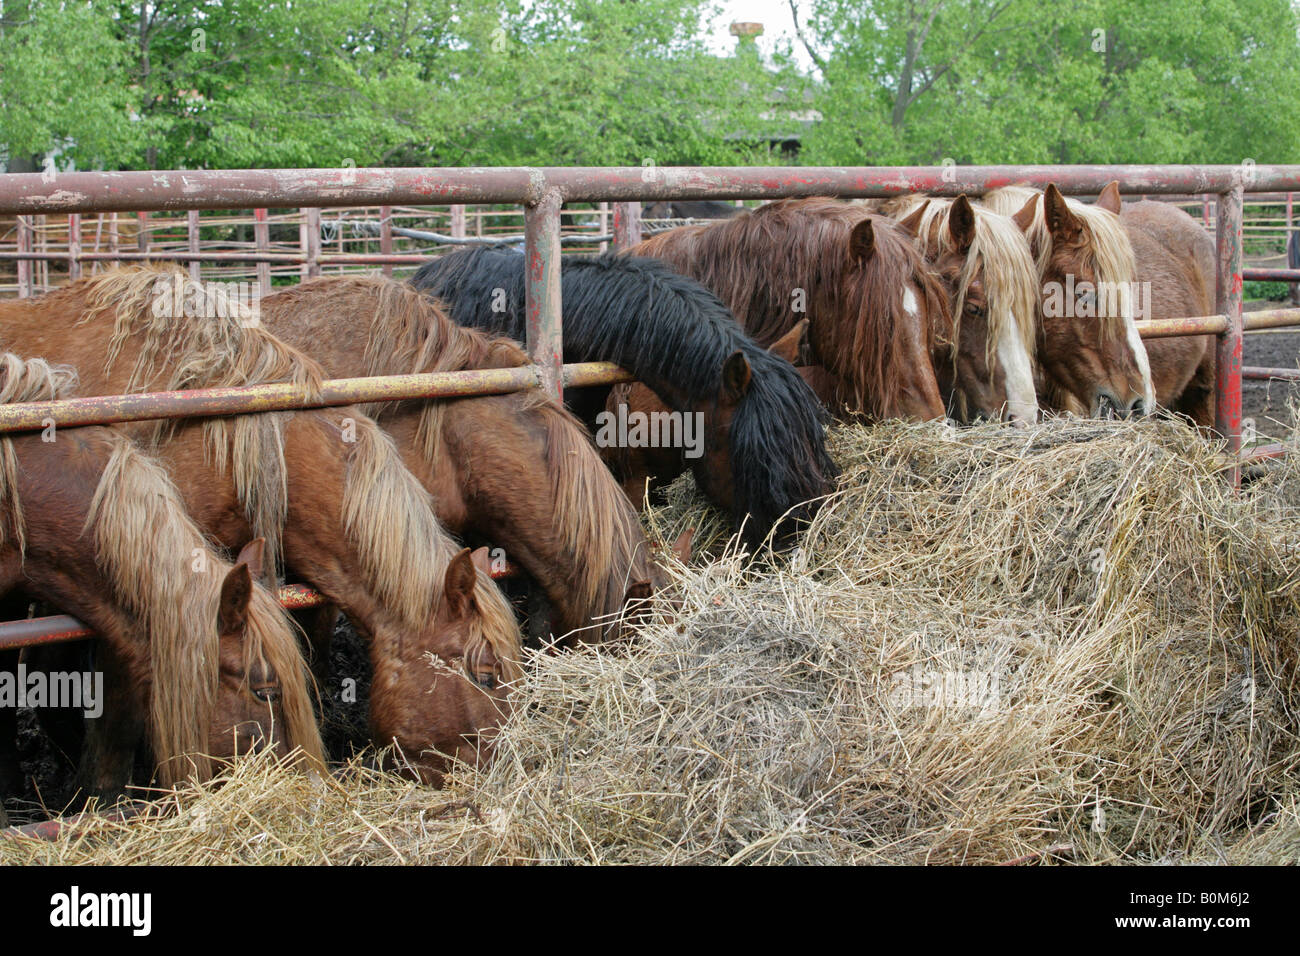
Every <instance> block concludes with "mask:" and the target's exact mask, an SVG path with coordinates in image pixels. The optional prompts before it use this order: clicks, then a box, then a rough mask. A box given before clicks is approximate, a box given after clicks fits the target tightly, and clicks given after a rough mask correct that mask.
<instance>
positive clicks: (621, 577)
mask: <svg viewBox="0 0 1300 956" xmlns="http://www.w3.org/2000/svg"><path fill="white" fill-rule="evenodd" d="M261 313H262V322H263V324H264V325H265V326H266V327H267V328H268V329H270V330H272V331H273V332H274V333H275V334H276V335H278V336H280V337H282V338H283V339H285V340H286V341H288V342H291V343H294V344H296V345H298V346H299V347H301V348H303V349H308V350H310V351H311V353H312V355H313V357H314V358H315V359H317V360H318V361H319V362H320V363H321V364H322V365H323V366H324V367H325V369H326V370H327V371H328V372H329V373H330V374H331V375H334V376H337V377H359V376H368V375H396V374H406V373H413V372H447V371H456V370H459V369H474V368H502V367H516V366H521V365H526V364H527V363H528V356H527V355H526V354H525V353H524V352H523V350H522V349H520V348H519V346H518V345H517V344H515V343H514V342H511V341H509V340H506V339H494V338H491V337H489V336H487V335H484V334H483V333H482V332H478V331H476V330H473V329H466V328H462V327H461V326H459V325H456V324H455V323H454V322H452V321H451V320H450V319H448V318H447V316H446V315H445V314H444V313H443V312H442V310H441V309H440V308H439V307H438V306H437V305H436V304H435V303H434V302H433V301H432V300H430V299H429V298H428V297H426V296H424V295H422V294H421V293H420V292H419V291H418V290H416V289H415V288H413V287H412V286H410V285H408V284H407V283H402V282H394V281H392V280H390V279H384V278H382V277H361V276H337V277H327V278H321V279H315V280H311V281H308V282H304V283H302V284H301V285H298V286H294V287H292V288H289V289H285V290H284V291H281V292H277V293H275V294H274V295H270V296H267V297H266V298H264V299H262V301H261ZM374 414H375V416H376V418H377V420H378V422H379V423H380V425H381V426H382V427H383V428H384V429H386V430H387V431H388V433H389V434H391V435H392V436H393V438H394V440H395V441H396V443H397V447H398V448H399V449H400V451H401V454H402V456H403V458H404V459H405V461H406V464H407V467H409V468H410V470H411V471H412V473H413V474H415V475H416V477H417V478H418V479H419V480H420V481H421V482H422V483H423V484H424V486H425V488H427V489H428V490H429V492H431V493H432V495H433V500H434V503H435V506H436V508H437V510H438V517H439V518H440V519H441V520H442V522H443V523H444V524H445V525H446V526H447V527H449V528H450V529H452V530H453V531H454V532H456V533H458V534H464V535H473V536H475V537H476V538H477V539H482V540H485V541H490V542H493V543H495V544H498V545H500V546H501V547H503V548H504V550H505V554H506V555H507V556H508V557H509V558H510V559H511V560H513V561H516V562H517V563H518V564H519V565H520V566H521V567H523V569H524V570H525V571H527V573H528V574H529V576H530V577H531V578H532V579H533V580H534V581H536V582H537V584H538V585H539V586H540V587H541V588H542V590H543V591H544V592H545V594H546V597H547V598H548V600H549V601H550V603H551V605H552V608H553V610H554V612H555V614H556V620H555V634H556V636H557V637H565V636H566V635H567V637H568V639H569V640H581V641H599V640H602V639H605V638H609V637H614V636H616V635H618V634H621V633H622V623H621V621H620V619H619V616H620V614H621V613H622V611H623V609H624V607H625V605H627V604H628V603H629V601H635V602H637V606H638V607H639V606H640V600H641V599H642V598H644V597H648V596H649V594H650V593H651V592H652V591H653V590H654V589H657V588H659V587H660V586H662V585H663V583H664V581H665V578H664V575H663V573H662V571H661V569H660V568H659V567H658V566H657V565H656V564H655V562H654V561H653V560H652V558H651V556H650V547H649V542H648V541H647V540H646V537H645V532H644V531H643V530H642V528H641V525H640V523H639V522H638V521H637V517H636V513H635V512H634V511H633V509H632V508H631V506H630V505H629V503H628V501H627V499H626V498H625V497H624V495H623V494H622V492H621V491H620V490H619V487H618V485H617V483H615V482H614V480H613V479H612V477H611V476H610V474H609V472H608V471H607V470H606V469H605V467H604V466H603V465H602V464H601V461H600V458H599V456H598V455H597V453H596V449H595V448H594V447H592V444H591V441H590V439H589V438H588V437H587V435H586V433H585V432H584V430H583V428H582V426H581V424H579V423H578V422H577V421H576V420H575V419H574V418H573V416H572V415H570V414H568V413H567V412H565V411H564V410H563V409H561V408H559V407H558V406H557V405H556V404H555V403H553V402H551V401H548V400H546V399H545V398H543V397H542V396H540V395H539V394H536V393H531V394H530V393H526V392H519V393H514V394H508V395H486V396H476V397H473V398H465V399H455V400H423V401H407V402H387V403H382V404H379V405H377V406H375V408H374Z"/></svg>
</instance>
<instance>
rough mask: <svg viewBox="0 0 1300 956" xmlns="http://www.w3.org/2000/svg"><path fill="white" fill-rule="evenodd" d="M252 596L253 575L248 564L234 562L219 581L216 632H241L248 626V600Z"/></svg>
mask: <svg viewBox="0 0 1300 956" xmlns="http://www.w3.org/2000/svg"><path fill="white" fill-rule="evenodd" d="M252 598H253V575H252V572H251V571H249V568H248V565H247V564H244V563H240V564H236V565H235V566H234V567H233V568H231V569H230V570H229V571H228V572H227V573H226V579H225V580H224V581H222V582H221V598H220V600H219V602H218V603H217V632H218V633H219V634H242V633H243V632H244V629H245V628H246V627H248V602H249V601H251V600H252Z"/></svg>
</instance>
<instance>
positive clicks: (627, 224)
mask: <svg viewBox="0 0 1300 956" xmlns="http://www.w3.org/2000/svg"><path fill="white" fill-rule="evenodd" d="M640 241H641V204H640V203H639V202H616V203H614V251H615V252H626V251H627V250H628V249H631V248H632V247H633V246H635V245H636V244H637V243H638V242H640Z"/></svg>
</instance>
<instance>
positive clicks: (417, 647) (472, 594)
mask: <svg viewBox="0 0 1300 956" xmlns="http://www.w3.org/2000/svg"><path fill="white" fill-rule="evenodd" d="M224 296H225V291H224V289H223V288H222V287H220V286H217V285H215V284H211V283H196V282H194V281H193V280H191V279H190V278H189V277H188V275H187V274H186V273H185V272H184V271H183V270H181V269H178V268H177V267H175V266H159V267H153V266H150V267H128V268H119V269H113V270H109V271H107V272H104V273H102V274H100V275H98V276H95V277H93V278H88V279H81V280H78V281H76V282H73V283H70V284H69V285H67V286H65V287H63V288H62V289H59V290H57V291H55V292H51V293H49V294H47V295H45V296H42V297H40V298H37V299H29V300H19V301H11V302H4V303H0V341H3V343H4V346H5V347H8V348H21V349H23V350H25V351H40V352H41V353H42V354H44V355H46V356H48V357H51V358H53V359H54V360H57V361H60V362H65V363H67V364H70V365H73V366H75V367H77V368H78V370H79V372H80V377H81V384H80V387H79V391H78V393H79V394H83V395H84V394H113V393H118V392H125V391H138V390H141V389H160V388H161V389H174V388H192V387H203V386H232V385H254V384H260V383H263V382H276V381H282V382H284V381H287V382H296V383H299V384H302V385H303V386H304V387H305V388H306V389H308V390H311V389H314V388H316V387H318V385H319V383H320V382H321V381H322V380H323V377H324V374H323V372H322V370H321V369H320V367H319V365H317V364H316V363H315V362H314V361H312V360H311V359H310V358H308V357H307V356H306V355H304V354H303V353H301V352H299V351H297V350H296V349H293V348H292V347H291V346H289V345H287V344H286V343H284V342H281V341H280V340H278V339H276V338H275V337H274V336H273V335H271V334H270V333H269V332H267V331H266V330H265V329H264V328H261V327H260V326H259V325H258V324H257V322H256V320H255V317H254V316H252V315H251V314H250V313H249V311H248V309H247V308H246V307H244V306H242V305H241V304H240V303H237V302H233V301H229V300H228V298H223V297H224ZM214 303H215V304H216V307H215V308H214V307H213V304H214ZM127 429H128V430H129V432H130V433H131V434H133V435H134V436H136V437H137V438H138V439H140V440H142V441H146V442H148V443H149V444H150V447H152V448H153V449H155V450H156V452H157V454H158V455H159V456H160V457H161V458H162V460H163V461H164V462H165V463H166V465H167V466H168V468H169V469H170V470H171V472H172V474H173V475H174V476H175V478H176V480H177V483H178V485H179V486H180V487H181V489H182V491H183V494H184V495H185V499H186V503H187V505H188V506H189V508H190V510H191V513H192V514H193V516H194V518H195V520H197V521H198V522H199V524H200V525H201V526H202V527H203V528H204V530H205V531H206V532H207V533H209V534H210V535H212V536H213V537H214V538H215V539H216V540H217V541H218V542H220V543H221V544H222V545H224V546H226V547H228V548H231V549H237V548H239V547H241V546H243V545H244V544H245V543H247V541H248V540H250V539H251V538H253V537H258V536H265V537H266V538H267V541H268V545H269V547H268V566H269V567H271V568H274V567H275V566H276V565H275V564H274V563H273V561H275V560H278V556H281V555H282V556H283V564H284V565H285V567H286V568H287V569H288V570H289V571H290V572H291V573H292V574H293V575H295V576H296V577H297V578H299V579H301V580H303V581H305V582H306V583H308V584H310V585H311V586H312V587H314V588H316V589H317V590H318V591H320V592H321V593H322V594H323V595H325V596H326V597H327V598H328V599H329V601H330V602H332V604H333V605H335V606H337V607H340V608H342V609H343V611H344V613H346V614H347V615H348V617H349V618H350V619H351V620H352V622H353V624H354V625H355V626H356V628H357V630H358V632H359V633H360V634H361V636H362V637H363V638H364V639H365V640H366V642H367V644H368V646H369V649H370V657H371V663H372V666H373V668H374V683H373V687H374V689H375V690H374V693H372V697H371V710H370V723H371V731H372V736H373V738H374V739H375V741H376V743H378V744H380V745H385V744H388V743H389V742H391V741H393V740H396V741H397V742H398V743H400V744H401V745H402V750H403V752H404V753H405V754H406V755H407V757H408V758H409V760H410V763H411V766H410V769H411V771H412V772H414V773H416V774H417V775H419V776H421V777H424V778H426V779H430V780H433V781H435V782H436V781H437V780H438V779H440V775H441V773H442V771H443V770H444V769H445V767H446V762H447V757H448V756H449V755H455V756H460V757H464V758H467V759H473V760H479V759H483V758H485V757H486V756H487V755H488V754H489V753H490V740H491V737H492V735H493V734H494V733H495V730H496V729H497V728H498V727H499V725H500V724H501V722H502V721H503V720H504V719H505V716H506V714H507V713H508V693H509V686H510V684H511V682H513V681H514V680H516V679H517V678H518V676H519V675H520V670H519V664H518V657H519V652H520V635H519V630H518V625H517V624H516V623H515V620H514V615H513V613H512V611H511V609H510V606H509V605H508V604H507V602H506V601H505V599H504V597H503V596H502V595H501V592H500V590H499V589H498V588H497V587H496V585H495V583H494V582H493V581H492V580H491V578H490V577H489V575H488V573H487V570H486V569H485V567H484V566H483V565H484V562H483V560H482V557H481V556H480V558H479V560H478V561H477V562H476V561H475V560H474V559H473V556H472V555H471V554H470V553H469V551H468V550H467V549H460V548H459V547H458V546H457V545H456V543H455V542H454V541H453V540H452V538H451V537H450V536H449V535H448V534H447V533H446V531H445V530H444V529H443V528H442V526H441V525H440V524H439V522H438V520H437V517H436V515H435V514H434V511H433V507H432V503H431V501H430V499H429V495H428V492H426V491H425V489H424V488H423V487H422V486H421V485H420V483H419V482H418V481H417V480H416V479H415V477H414V476H413V475H412V474H411V473H410V472H409V471H408V470H407V469H406V467H405V466H404V465H403V464H402V459H401V457H400V456H399V455H398V453H397V450H396V448H395V447H394V445H393V441H392V439H391V438H390V437H389V436H388V435H387V434H386V433H385V432H384V431H383V430H382V429H380V428H379V427H378V426H377V425H376V424H375V423H374V422H373V421H372V420H371V419H370V418H369V417H367V416H366V415H365V414H364V413H363V412H362V411H360V410H359V409H355V408H341V409H328V410H319V411H302V412H294V413H265V414H261V415H242V416H236V417H234V418H233V419H229V418H214V419H207V420H204V421H199V420H189V421H184V422H180V423H161V424H153V423H138V424H136V425H134V426H127ZM272 556H275V557H272ZM332 622H333V617H332V616H329V615H317V616H316V623H317V625H318V627H317V628H316V629H315V633H314V634H313V637H314V638H315V643H316V645H317V647H318V649H319V648H321V647H322V646H323V645H324V643H325V637H326V636H327V634H328V630H327V628H328V627H329V625H332Z"/></svg>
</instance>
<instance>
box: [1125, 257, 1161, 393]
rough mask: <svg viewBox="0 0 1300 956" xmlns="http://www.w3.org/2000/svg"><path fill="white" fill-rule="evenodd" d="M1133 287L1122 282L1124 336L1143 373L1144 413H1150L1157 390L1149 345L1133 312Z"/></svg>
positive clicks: (1134, 359) (1139, 370) (1135, 361)
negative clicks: (1143, 337)
mask: <svg viewBox="0 0 1300 956" xmlns="http://www.w3.org/2000/svg"><path fill="white" fill-rule="evenodd" d="M1133 291H1134V290H1133V288H1132V286H1131V285H1129V284H1128V283H1120V290H1119V294H1120V302H1121V309H1122V311H1123V316H1124V337H1125V339H1126V340H1127V342H1128V347H1129V351H1131V352H1132V353H1133V361H1134V363H1135V364H1136V365H1137V368H1138V372H1139V373H1140V374H1141V375H1142V405H1143V409H1142V413H1143V414H1144V415H1150V414H1151V413H1152V412H1154V411H1155V410H1156V390H1155V386H1153V385H1152V384H1151V363H1150V362H1149V361H1148V360H1147V347H1146V345H1145V344H1144V343H1143V342H1142V336H1141V335H1140V334H1139V333H1138V328H1137V319H1136V317H1135V316H1134V314H1133Z"/></svg>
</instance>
